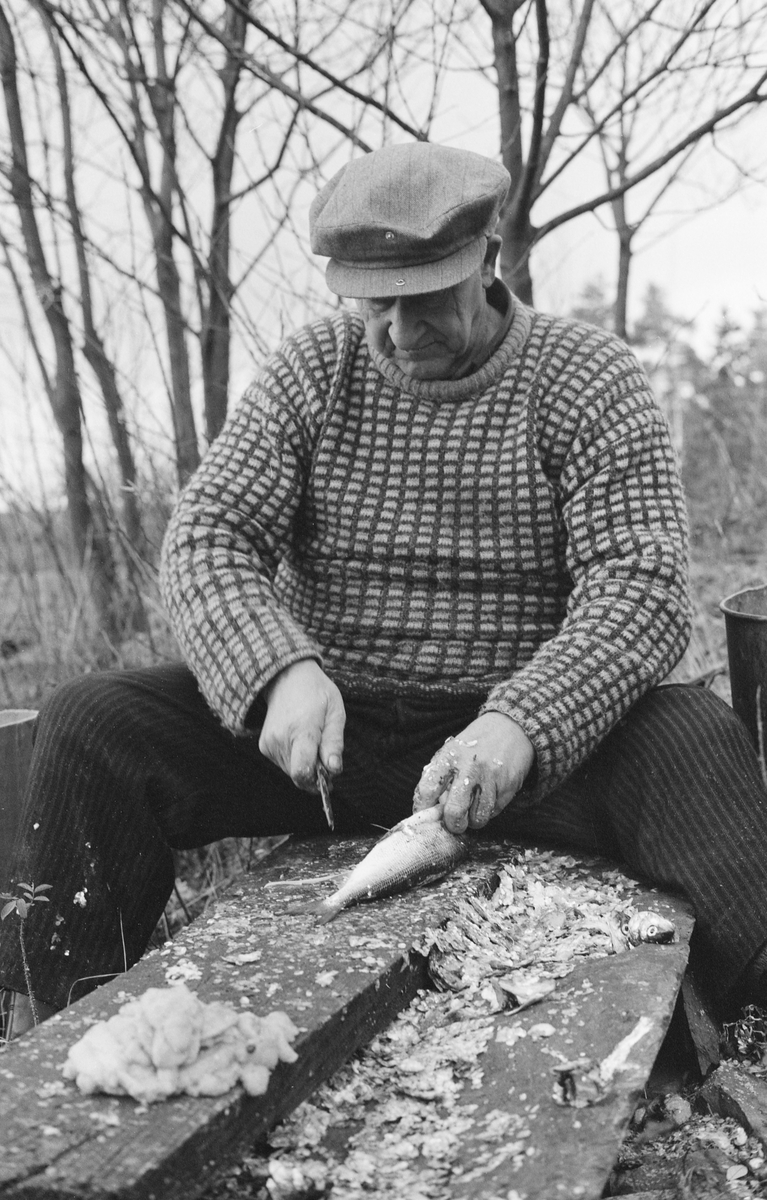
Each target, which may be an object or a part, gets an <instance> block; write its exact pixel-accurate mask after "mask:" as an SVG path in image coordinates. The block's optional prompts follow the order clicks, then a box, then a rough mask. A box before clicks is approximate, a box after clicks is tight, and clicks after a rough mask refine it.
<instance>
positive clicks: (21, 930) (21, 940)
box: [19, 919, 40, 1025]
mask: <svg viewBox="0 0 767 1200" xmlns="http://www.w3.org/2000/svg"><path fill="white" fill-rule="evenodd" d="M19 945H20V946H21V962H22V965H23V967H24V979H25V980H26V983H27V995H28V996H29V1007H30V1008H31V1009H32V1021H33V1022H34V1024H35V1025H39V1024H40V1017H39V1014H38V1012H37V1001H36V1000H35V994H34V992H33V990H32V975H31V973H30V970H29V962H28V961H27V947H26V945H25V944H24V922H23V921H22V920H21V919H20V920H19Z"/></svg>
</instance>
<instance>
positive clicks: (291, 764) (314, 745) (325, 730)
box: [258, 660, 346, 792]
mask: <svg viewBox="0 0 767 1200" xmlns="http://www.w3.org/2000/svg"><path fill="white" fill-rule="evenodd" d="M345 723H346V712H345V710H344V704H343V700H342V698H341V693H340V692H339V690H338V688H337V687H336V685H335V684H334V683H333V681H332V680H331V679H329V678H328V676H327V675H325V673H324V672H323V671H322V669H321V667H320V666H319V665H318V664H317V663H315V662H313V661H311V660H302V661H300V662H298V663H295V664H293V666H291V667H288V668H286V669H285V671H283V672H281V674H280V675H278V676H277V677H276V678H275V680H274V682H273V684H272V686H271V687H270V689H269V692H268V693H267V713H266V718H265V720H264V724H263V726H262V728H261V734H260V737H259V742H258V746H259V749H260V751H261V753H262V754H263V755H264V757H265V758H268V759H269V760H270V761H271V762H273V763H274V764H275V765H276V766H278V767H280V768H281V770H283V771H284V772H285V773H286V774H287V775H289V776H290V778H291V780H292V781H293V783H294V784H295V785H296V787H298V788H301V789H302V790H303V791H309V792H316V791H317V763H318V761H322V762H323V764H324V765H325V767H326V768H327V770H328V772H329V773H330V774H331V775H338V774H339V773H340V771H341V769H342V766H343V749H344V726H345Z"/></svg>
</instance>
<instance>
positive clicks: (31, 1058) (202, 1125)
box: [0, 838, 499, 1200]
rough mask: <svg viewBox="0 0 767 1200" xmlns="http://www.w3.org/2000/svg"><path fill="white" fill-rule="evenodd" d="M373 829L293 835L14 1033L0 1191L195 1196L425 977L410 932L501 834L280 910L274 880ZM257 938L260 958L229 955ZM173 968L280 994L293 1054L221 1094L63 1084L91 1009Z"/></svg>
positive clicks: (205, 985)
mask: <svg viewBox="0 0 767 1200" xmlns="http://www.w3.org/2000/svg"><path fill="white" fill-rule="evenodd" d="M373 840H374V839H370V840H368V841H365V840H363V839H331V838H318V839H313V840H311V842H298V841H297V842H295V843H293V844H288V845H287V846H286V847H285V848H283V849H281V850H280V851H278V852H277V855H276V856H275V859H274V861H272V860H271V859H267V860H266V862H265V863H264V865H263V866H262V867H260V868H259V869H258V871H256V872H254V873H253V874H252V875H250V876H246V877H244V878H243V879H242V880H241V881H238V883H237V885H236V887H234V888H233V889H231V890H230V891H229V892H227V893H226V895H225V896H224V898H223V899H222V900H220V901H219V902H218V904H217V905H216V907H215V909H214V911H213V912H212V914H211V915H210V916H206V917H201V918H200V919H199V920H198V921H196V922H195V923H194V925H192V926H190V927H189V928H188V929H186V930H184V931H183V932H182V934H181V935H180V936H179V937H178V938H177V939H176V941H175V942H174V943H173V944H172V946H169V947H167V948H166V949H164V950H162V951H159V952H153V953H151V954H149V955H147V956H146V958H144V959H143V960H142V962H140V963H139V964H137V966H135V967H134V968H132V969H131V970H130V971H128V972H127V973H125V974H123V975H121V976H119V977H118V978H117V979H116V980H114V981H113V982H112V983H109V984H107V985H106V986H104V987H102V988H99V989H98V991H96V992H94V993H92V994H91V995H90V996H87V997H85V998H84V999H83V1000H81V1001H79V1002H78V1003H76V1004H74V1005H73V1006H72V1007H71V1008H70V1009H67V1010H66V1011H65V1012H64V1013H60V1014H58V1016H56V1017H55V1018H53V1019H52V1020H51V1021H48V1022H46V1023H45V1024H44V1025H41V1026H40V1028H39V1029H37V1030H36V1031H35V1032H34V1033H33V1034H31V1035H29V1036H27V1037H25V1038H23V1039H20V1041H19V1042H16V1043H11V1045H10V1046H9V1047H8V1048H7V1050H6V1052H5V1053H4V1054H3V1055H2V1057H0V1086H1V1087H2V1095H0V1128H2V1130H3V1145H4V1154H3V1156H2V1160H1V1161H0V1195H2V1196H3V1197H6V1196H7V1197H14V1200H15V1198H16V1197H19V1198H20V1197H24V1198H25V1200H32V1198H34V1197H50V1196H54V1195H55V1196H68V1197H81V1196H82V1197H84V1196H87V1197H89V1200H97V1198H99V1197H103V1198H106V1197H117V1196H119V1197H121V1198H123V1197H124V1198H127V1197H130V1198H131V1200H134V1198H135V1200H155V1198H156V1200H160V1198H162V1200H174V1198H175V1197H179V1198H181V1197H184V1198H191V1197H193V1196H195V1195H198V1194H199V1192H200V1191H202V1190H203V1189H204V1187H205V1186H206V1184H207V1182H208V1181H209V1179H210V1177H211V1174H212V1173H213V1172H214V1171H215V1170H216V1169H217V1168H220V1167H222V1166H225V1165H227V1163H231V1162H233V1161H236V1159H237V1157H238V1156H240V1155H241V1154H243V1153H244V1152H245V1151H246V1150H247V1148H248V1147H249V1145H250V1144H251V1143H252V1141H253V1139H254V1138H256V1137H258V1136H260V1135H263V1134H264V1133H265V1132H266V1131H267V1130H268V1129H269V1128H270V1127H271V1126H272V1125H273V1124H274V1122H275V1121H276V1120H278V1119H279V1118H280V1117H281V1116H283V1115H285V1114H286V1113H287V1112H290V1111H291V1110H292V1109H293V1108H294V1107H295V1106H296V1105H297V1104H299V1103H300V1102H301V1100H303V1099H304V1098H305V1097H306V1096H307V1095H309V1094H310V1093H311V1091H312V1090H313V1089H314V1087H316V1085H317V1083H319V1082H320V1081H321V1080H322V1079H325V1078H327V1077H328V1076H329V1075H330V1074H331V1073H332V1072H333V1071H334V1070H335V1069H336V1068H337V1067H338V1066H339V1065H340V1064H341V1063H343V1062H345V1061H346V1060H347V1059H348V1058H349V1057H350V1056H351V1055H352V1054H354V1052H355V1051H356V1050H357V1049H358V1048H359V1047H360V1046H361V1045H364V1044H365V1043H366V1042H367V1041H369V1040H370V1038H371V1037H372V1036H373V1035H374V1034H375V1033H376V1032H377V1031H378V1030H379V1029H380V1028H382V1027H383V1026H384V1025H385V1024H387V1023H388V1022H389V1021H390V1020H391V1019H392V1017H393V1016H394V1014H395V1013H396V1012H397V1011H399V1009H401V1008H402V1007H404V1006H405V1005H406V1004H407V1003H408V1002H409V1001H410V999H411V998H412V996H413V995H414V994H415V992H416V991H417V990H418V988H420V987H422V986H424V984H425V983H426V975H425V963H424V960H423V958H422V957H421V956H420V955H416V954H411V953H410V947H411V945H412V944H413V941H414V940H415V938H416V937H417V936H418V935H419V933H420V932H421V931H422V930H423V929H425V928H426V927H427V926H429V925H434V924H438V923H439V921H440V920H441V919H442V917H443V915H444V914H445V912H446V911H447V910H448V908H449V906H450V901H451V897H453V896H456V895H458V894H459V892H460V891H461V890H462V889H463V888H465V887H467V886H477V885H478V884H479V881H480V880H481V879H482V878H484V876H485V875H486V873H487V869H488V867H487V864H488V863H489V862H492V861H495V859H496V858H497V855H498V852H499V847H498V845H497V844H488V845H486V846H484V847H482V848H480V849H478V852H477V854H476V855H475V858H474V860H473V861H472V862H471V863H467V864H465V865H464V866H463V867H462V868H461V870H460V871H458V872H456V873H455V874H453V875H452V876H450V878H448V879H446V880H444V881H442V883H441V884H438V885H437V886H436V887H433V888H427V889H419V890H417V891H413V892H409V893H406V894H404V895H402V896H399V897H392V898H391V899H388V900H385V901H382V902H379V903H377V904H375V905H368V906H360V907H359V908H356V909H354V910H350V911H349V912H347V913H344V914H343V916H342V917H341V918H339V919H337V920H336V921H335V922H333V923H331V924H330V925H327V926H319V927H318V926H315V924H314V922H313V920H312V919H311V918H308V917H290V916H287V915H285V914H284V908H285V904H286V899H285V897H284V895H283V894H282V893H276V892H275V891H271V890H270V889H269V887H268V886H267V885H268V884H269V883H271V882H273V881H274V880H275V879H278V878H281V877H284V876H289V877H291V878H302V877H307V876H312V875H321V874H323V873H326V872H331V871H342V870H345V869H347V868H348V867H350V866H351V865H352V864H353V863H355V862H357V861H358V859H359V858H360V856H361V855H362V853H364V852H365V850H366V849H367V848H368V847H369V846H370V845H371V844H372V841H373ZM259 949H260V950H261V952H262V957H261V961H260V962H258V963H253V962H245V963H243V964H242V965H241V966H237V965H234V964H232V963H231V962H229V961H227V960H228V959H230V958H231V957H233V956H235V955H238V954H239V955H243V954H244V955H246V956H247V955H248V954H253V953H255V952H256V951H257V950H259ZM328 968H332V969H335V970H336V971H337V974H336V975H335V976H334V978H333V981H332V986H321V985H320V984H318V983H317V982H316V977H317V976H318V975H322V973H323V972H325V971H327V969H328ZM174 977H175V978H184V977H186V978H188V979H189V982H190V985H191V986H192V987H194V990H195V991H196V993H197V995H198V996H199V997H200V999H201V1000H204V1001H206V1002H209V1001H211V1000H223V1001H226V1002H228V1003H233V1004H235V1005H238V1004H240V1003H241V1002H243V1001H247V1004H248V1006H252V1007H253V1010H254V1011H256V1012H259V1013H266V1012H268V1011H271V1010H273V1009H276V1008H279V1009H284V1010H285V1011H286V1012H288V1014H289V1015H290V1016H291V1017H292V1018H293V1020H294V1021H295V1022H296V1024H298V1025H300V1026H303V1027H304V1029H305V1032H303V1033H302V1035H301V1036H300V1038H299V1039H298V1040H297V1042H296V1049H297V1050H298V1051H299V1059H298V1062H297V1063H295V1064H293V1065H291V1066H288V1065H286V1064H280V1066H279V1067H278V1068H277V1070H276V1071H275V1072H274V1073H273V1075H272V1079H271V1081H270V1087H269V1090H268V1092H267V1094H266V1096H264V1097H259V1098H253V1097H248V1096H246V1095H245V1094H244V1093H243V1092H242V1091H241V1090H240V1089H237V1090H236V1091H235V1092H233V1093H229V1094H227V1095H226V1096H223V1097H219V1098H215V1099H207V1098H198V1099H192V1098H189V1097H176V1098H173V1099H171V1100H169V1101H166V1102H165V1103H163V1104H160V1105H155V1106H153V1107H151V1108H150V1109H149V1111H146V1110H142V1109H141V1108H139V1107H137V1106H136V1104H135V1103H134V1102H133V1101H132V1100H130V1099H127V1098H109V1097H104V1096H92V1097H89V1096H81V1095H80V1094H79V1093H78V1092H77V1091H76V1089H74V1087H73V1085H72V1084H67V1085H66V1086H65V1087H63V1088H62V1082H63V1081H62V1079H61V1073H60V1067H61V1064H62V1063H63V1061H64V1059H65V1057H66V1051H67V1048H68V1047H69V1046H70V1045H72V1044H73V1043H74V1042H75V1041H76V1040H77V1039H78V1038H79V1037H80V1036H81V1035H82V1033H83V1031H84V1029H85V1028H86V1026H87V1025H88V1024H91V1023H92V1022H93V1021H94V1020H98V1019H105V1018H107V1017H109V1016H111V1015H113V1014H114V1013H115V1012H116V1011H117V1009H118V1008H119V1006H120V1004H122V1003H125V1001H126V1000H127V999H129V998H132V997H134V996H137V995H140V994H141V993H142V992H143V991H144V990H145V989H146V988H148V987H158V986H165V985H166V984H167V982H169V980H170V979H172V978H174ZM58 1089H61V1090H58Z"/></svg>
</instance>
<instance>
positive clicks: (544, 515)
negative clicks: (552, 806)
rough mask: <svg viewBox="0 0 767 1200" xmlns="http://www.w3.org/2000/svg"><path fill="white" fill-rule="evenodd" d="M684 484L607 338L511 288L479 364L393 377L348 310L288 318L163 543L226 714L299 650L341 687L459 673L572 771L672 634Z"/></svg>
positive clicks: (181, 624) (183, 621) (411, 683)
mask: <svg viewBox="0 0 767 1200" xmlns="http://www.w3.org/2000/svg"><path fill="white" fill-rule="evenodd" d="M685 528H686V527H685V516H684V504H683V499H682V496H681V491H680V485H679V482H678V478H677V473H676V468H675V463H674V456H673V452H672V450H671V447H670V444H669V438H668V431H667V428H666V425H665V422H664V420H663V417H662V415H661V413H660V411H659V409H658V408H657V406H656V404H655V402H654V400H653V398H652V396H651V394H650V391H649V387H648V383H647V380H646V378H645V376H644V374H643V372H642V370H641V368H640V367H639V365H638V363H637V362H636V359H635V358H634V357H633V355H632V354H631V352H630V351H629V350H628V349H627V348H626V346H625V345H624V344H623V343H622V342H620V341H619V340H617V339H616V338H614V337H613V336H611V335H609V334H607V333H605V332H603V331H601V330H598V329H595V328H592V327H590V326H587V325H582V324H578V323H575V322H572V321H565V320H558V319H554V318H552V317H549V316H544V315H542V314H540V313H537V312H534V311H533V310H531V309H528V308H526V307H524V306H523V305H521V304H519V303H517V302H516V301H515V302H514V315H513V319H512V323H511V326H510V328H509V331H508V333H507V335H506V337H505V339H504V341H503V343H502V345H501V346H500V348H499V349H498V350H497V351H496V353H495V354H494V355H493V356H492V357H491V358H490V359H489V361H488V362H486V363H485V364H484V365H483V366H482V367H481V368H480V369H479V370H478V371H477V372H476V373H474V374H473V375H470V376H468V377H466V378H464V379H460V380H456V381H450V382H424V381H414V380H410V379H408V378H407V377H406V376H403V375H402V373H401V372H400V370H399V369H398V368H397V366H396V365H395V364H394V363H393V362H391V361H389V360H386V359H383V358H379V357H378V356H374V355H371V353H370V352H369V350H368V348H367V345H366V341H365V336H364V327H363V323H362V321H361V319H360V318H359V317H358V316H357V315H356V314H353V313H342V314H339V315H338V316H335V317H332V318H328V319H325V320H320V321H317V322H315V323H314V324H311V325H309V326H307V327H306V328H304V329H302V330H301V331H300V332H299V333H297V334H296V335H295V336H293V337H290V338H289V339H288V340H287V341H286V342H285V343H284V345H283V346H282V347H281V348H280V349H279V351H278V352H277V353H276V354H274V355H273V357H272V358H271V359H270V360H269V361H268V362H267V363H266V364H265V366H264V367H263V369H262V370H261V372H260V374H259V375H258V377H257V379H256V380H255V382H254V383H253V384H252V386H251V387H250V388H249V390H248V391H247V392H246V393H245V395H244V397H243V399H242V400H241V402H240V403H239V405H238V406H237V407H236V408H235V409H234V411H233V412H232V413H231V415H230V417H229V419H228V421H227V424H226V426H225V428H224V430H223V431H222V433H221V435H220V436H219V438H218V439H217V441H216V442H215V443H214V445H213V446H212V447H211V448H210V450H209V451H208V454H207V455H206V457H205V459H204V461H203V463H202V465H201V467H200V468H199V470H198V471H197V473H196V475H195V476H194V478H193V479H192V480H191V482H190V483H189V484H188V486H187V488H186V490H185V491H184V493H183V494H182V496H181V499H180V502H179V504H178V506H177V509H176V511H175V514H174V516H173V518H172V520H171V523H170V525H169V528H168V531H167V535H166V540H165V545H164V555H163V567H162V585H163V594H164V598H165V602H166V605H167V608H168V611H169V613H170V616H171V619H172V623H173V626H174V630H175V633H176V635H177V638H178V641H179V644H180V646H181V648H182V650H183V653H184V655H185V657H186V659H187V661H188V663H189V665H190V667H191V668H192V670H193V671H194V673H195V675H196V676H197V679H198V681H199V683H200V686H201V688H202V691H203V693H204V695H205V696H206V698H207V700H208V702H209V704H210V705H211V707H212V708H213V710H214V711H215V712H216V713H218V714H219V716H220V718H221V720H222V721H223V723H224V725H225V726H227V727H228V728H230V729H231V730H232V731H234V732H235V733H238V732H242V731H243V728H244V721H245V718H246V716H247V713H248V710H249V709H250V707H251V704H252V703H253V701H254V699H255V698H256V696H257V695H258V693H259V691H260V690H261V689H262V688H263V687H264V686H265V684H267V683H268V682H269V680H270V679H272V677H273V676H274V675H276V674H277V672H279V671H280V670H282V669H283V668H284V667H286V666H288V665H289V664H290V663H293V662H295V661H297V660H298V659H301V658H307V657H313V658H316V659H318V660H319V661H320V662H321V663H322V664H323V666H324V669H325V670H326V672H327V673H328V674H329V675H330V676H331V677H332V678H334V679H335V680H336V682H337V683H338V685H339V686H340V688H341V690H342V692H343V693H346V694H347V695H349V694H353V695H378V696H379V697H385V696H387V695H389V696H391V695H396V694H400V695H402V694H404V695H411V696H412V695H418V696H421V697H428V696H431V697H432V698H433V699H434V701H435V703H436V704H437V705H438V704H439V702H440V700H441V699H443V698H446V697H454V696H456V695H459V694H463V695H466V696H472V695H476V696H477V697H478V707H479V705H480V704H482V700H484V703H483V704H482V708H483V710H488V709H492V710H497V711H500V712H503V713H507V714H508V715H509V716H510V717H512V718H513V719H514V720H515V721H517V722H518V723H519V724H520V725H521V726H522V728H523V729H524V730H525V731H526V733H527V735H528V737H529V738H530V739H531V741H532V742H533V745H534V746H535V749H536V755H537V759H536V761H537V785H536V791H538V792H542V791H544V790H548V789H549V788H550V787H552V786H553V785H554V784H555V783H557V782H559V781H560V780H562V779H563V778H564V777H565V776H566V775H567V774H568V773H569V772H570V771H572V770H573V769H574V768H575V767H576V766H577V765H578V764H579V763H580V762H581V761H582V760H583V759H584V758H585V757H586V755H587V754H588V753H589V752H590V751H591V750H592V749H593V748H594V746H595V745H596V744H597V743H598V742H599V741H600V740H601V739H602V738H603V737H604V735H605V734H606V733H607V731H608V730H609V729H610V728H611V726H613V725H614V724H615V722H616V721H617V720H618V719H619V718H620V717H621V715H622V714H623V713H624V712H625V711H626V709H627V708H628V707H629V706H630V705H631V704H632V703H633V702H634V701H636V700H637V699H638V697H639V696H641V695H642V694H643V693H644V692H645V691H646V690H647V689H648V688H649V687H651V686H652V685H653V684H654V683H656V682H657V681H658V680H660V679H662V678H663V676H664V675H665V674H666V673H667V672H668V671H669V670H670V669H671V667H673V665H674V663H675V662H676V661H677V660H678V658H679V657H680V656H681V654H682V652H683V650H684V647H685V645H686V642H687V638H688V634H689V628H688V620H689V616H688V599H687V589H686V531H685Z"/></svg>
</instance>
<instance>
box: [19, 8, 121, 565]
mask: <svg viewBox="0 0 767 1200" xmlns="http://www.w3.org/2000/svg"><path fill="white" fill-rule="evenodd" d="M32 5H33V7H34V8H35V9H36V11H37V12H38V14H39V16H40V18H41V20H42V21H43V24H44V26H45V31H46V33H47V35H48V43H49V45H50V48H51V53H52V54H53V60H54V63H55V67H56V86H57V91H58V96H59V106H60V111H61V123H62V130H63V143H64V178H65V184H66V196H67V208H68V210H69V225H70V228H71V231H72V238H73V242H74V247H75V255H76V258H77V270H78V276H79V280H80V308H81V312H82V320H83V333H84V346H83V353H84V355H85V358H86V360H87V362H88V364H89V366H90V368H91V370H92V371H93V373H94V375H95V376H96V378H97V380H98V383H99V388H100V390H101V396H102V399H103V401H104V408H105V410H106V414H107V420H108V422H109V431H110V434H111V436H112V442H113V445H114V447H115V451H116V454H117V462H118V467H119V470H120V478H121V480H122V505H121V507H122V513H123V520H124V522H125V532H126V535H127V537H128V540H129V541H130V544H131V546H133V547H134V548H135V549H136V550H139V551H140V550H141V549H142V547H143V534H142V529H141V518H140V515H139V505H138V498H137V495H136V464H135V461H134V458H133V450H132V448H131V444H130V439H129V437H128V430H127V428H126V424H125V409H124V405H123V400H122V396H121V395H120V390H119V388H118V386H117V374H116V371H115V367H114V363H113V362H112V361H111V359H109V358H108V356H107V353H106V351H105V349H104V343H103V341H102V339H101V337H100V336H99V333H98V331H97V329H96V325H95V321H94V318H93V303H92V299H91V285H90V273H89V270H88V260H87V257H86V253H85V238H84V236H83V228H82V221H81V219H80V206H79V204H78V200H77V192H76V188H75V164H74V151H73V146H72V120H71V110H70V105H69V88H68V85H67V79H66V74H65V72H64V64H63V62H62V59H61V47H60V45H59V39H58V33H57V30H56V28H55V26H54V24H53V22H52V21H51V18H50V13H49V11H48V8H47V6H46V5H45V4H44V3H41V2H40V0H32Z"/></svg>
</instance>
